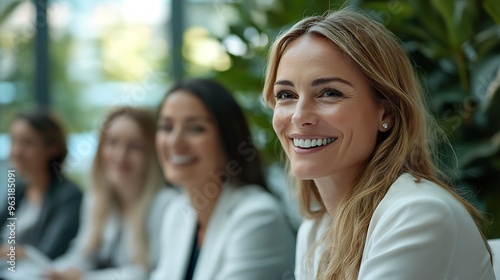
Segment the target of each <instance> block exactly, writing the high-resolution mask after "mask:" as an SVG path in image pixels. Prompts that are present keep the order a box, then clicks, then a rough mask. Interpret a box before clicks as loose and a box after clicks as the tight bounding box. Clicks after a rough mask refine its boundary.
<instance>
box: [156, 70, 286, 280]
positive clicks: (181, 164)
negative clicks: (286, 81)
mask: <svg viewBox="0 0 500 280" xmlns="http://www.w3.org/2000/svg"><path fill="white" fill-rule="evenodd" d="M157 125H158V126H157V133H156V147H157V151H158V157H159V159H160V163H161V166H162V169H163V174H164V175H165V177H166V178H167V180H168V181H170V182H172V183H173V184H175V185H178V186H181V187H182V190H183V193H182V195H180V196H179V197H177V198H175V200H174V201H173V202H172V205H171V207H170V208H169V209H168V211H167V212H166V215H165V217H164V220H163V229H162V235H161V253H160V262H159V265H158V269H157V270H156V271H155V272H154V273H153V275H152V278H151V279H154V280H160V279H169V280H181V279H182V280H183V279H197V280H206V279H224V280H246V279H248V280H250V279H252V280H255V279H282V277H283V276H284V275H287V273H288V274H291V273H292V271H293V269H292V266H293V259H294V248H295V246H294V240H295V239H294V234H293V232H292V230H291V228H290V227H289V225H288V224H287V222H286V220H285V215H284V214H283V212H282V210H281V208H280V207H279V204H278V201H277V200H276V199H275V198H274V197H273V195H271V194H270V192H269V191H268V190H267V188H266V183H265V180H264V176H263V174H262V169H261V168H262V167H261V164H260V161H259V157H258V153H257V149H256V148H255V146H254V145H253V142H252V138H251V137H250V132H249V128H248V126H247V123H246V120H245V117H244V115H243V112H242V110H241V108H240V107H239V106H238V104H237V103H236V101H235V100H234V98H233V97H232V95H231V93H230V92H229V91H228V90H227V89H225V88H224V87H222V86H221V85H219V84H217V83H215V82H213V81H210V80H204V79H194V80H188V81H184V82H181V83H179V84H177V85H175V86H174V87H173V88H172V89H171V90H170V91H169V92H168V94H167V95H166V97H165V99H164V101H163V103H162V105H161V108H160V114H159V119H158V124H157Z"/></svg>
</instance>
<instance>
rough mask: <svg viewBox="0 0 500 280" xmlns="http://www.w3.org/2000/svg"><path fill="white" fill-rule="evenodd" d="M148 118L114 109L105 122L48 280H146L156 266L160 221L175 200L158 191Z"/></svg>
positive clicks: (142, 113)
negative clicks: (73, 221) (71, 233)
mask: <svg viewBox="0 0 500 280" xmlns="http://www.w3.org/2000/svg"><path fill="white" fill-rule="evenodd" d="M155 130H156V129H155V120H154V118H153V116H152V114H150V112H148V111H146V110H142V109H137V108H128V107H127V108H118V109H116V110H114V111H112V112H111V113H110V114H109V115H108V117H107V118H106V120H105V122H104V124H103V127H102V130H101V134H100V137H99V144H98V148H97V154H96V157H95V160H94V165H93V168H92V186H91V189H90V190H89V194H88V195H87V197H86V199H85V202H84V208H83V210H82V220H83V224H82V228H81V230H80V231H79V234H78V237H77V240H76V241H75V244H74V247H73V248H72V249H71V251H70V252H69V253H68V254H67V255H65V256H63V257H61V258H60V259H58V260H57V261H56V262H55V265H54V266H55V268H56V269H55V270H54V271H51V272H50V273H49V274H48V277H49V279H54V280H55V279H92V280H96V279H146V278H147V277H148V276H147V275H148V272H149V271H150V270H151V269H153V268H154V267H155V266H156V262H157V258H158V238H159V230H160V222H159V221H161V216H162V214H163V211H164V209H165V207H166V206H167V205H168V203H169V202H170V200H171V199H172V198H173V197H174V196H175V191H174V190H173V189H170V188H161V184H160V181H159V178H160V173H159V168H158V166H157V161H156V156H155V146H154V137H155Z"/></svg>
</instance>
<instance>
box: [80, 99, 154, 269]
mask: <svg viewBox="0 0 500 280" xmlns="http://www.w3.org/2000/svg"><path fill="white" fill-rule="evenodd" d="M118 117H126V118H130V119H131V120H133V121H134V122H136V123H137V124H138V125H139V127H140V129H141V130H142V131H141V132H142V136H143V137H144V138H145V140H146V145H145V153H146V155H147V158H148V161H147V162H148V166H145V167H144V170H146V172H147V174H146V176H145V179H144V183H143V190H142V191H141V196H140V197H138V198H137V203H136V204H135V206H134V207H135V208H134V209H133V210H132V213H133V214H132V215H131V216H130V222H131V224H132V228H133V239H134V260H135V262H136V263H137V264H139V265H143V266H144V267H146V268H149V266H150V263H149V252H148V248H149V247H148V240H147V235H146V233H147V230H146V229H147V227H146V226H147V224H146V222H145V221H147V220H148V219H147V211H148V208H149V206H150V204H151V201H152V200H153V197H154V195H155V194H156V193H157V192H158V190H159V189H160V186H161V185H160V178H161V177H160V169H159V166H158V163H157V159H156V153H155V145H154V143H155V142H154V141H155V140H154V139H155V132H156V127H155V119H154V116H153V114H152V113H151V112H149V111H147V110H145V109H139V108H132V107H119V108H116V109H114V110H113V111H111V112H110V113H109V114H108V116H107V117H106V120H105V121H104V123H103V125H102V129H101V131H100V135H99V143H98V146H97V153H96V156H95V159H94V164H93V166H92V174H91V179H92V185H91V191H92V193H93V196H94V197H95V205H94V206H93V210H92V211H93V213H92V216H91V219H92V223H91V224H92V226H93V228H92V230H91V235H90V239H89V241H88V244H87V247H86V249H87V252H88V253H91V252H93V251H94V250H96V249H97V248H98V247H99V245H100V243H101V241H102V240H101V237H102V232H103V230H104V227H105V224H106V221H107V218H108V214H109V213H110V210H111V206H112V205H117V203H116V202H117V201H116V199H117V197H116V194H115V193H114V192H113V188H112V186H111V185H110V183H109V182H108V180H107V179H106V176H105V174H104V172H105V168H104V163H103V160H102V156H101V154H102V148H103V143H104V141H105V134H106V131H107V129H108V127H109V126H110V125H111V123H112V122H113V121H114V120H116V119H117V118H118Z"/></svg>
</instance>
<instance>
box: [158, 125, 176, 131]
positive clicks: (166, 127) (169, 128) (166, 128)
mask: <svg viewBox="0 0 500 280" xmlns="http://www.w3.org/2000/svg"><path fill="white" fill-rule="evenodd" d="M156 129H157V130H159V131H165V132H170V131H172V125H169V124H159V125H158V126H157V127H156Z"/></svg>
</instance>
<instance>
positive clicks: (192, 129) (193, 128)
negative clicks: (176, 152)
mask: <svg viewBox="0 0 500 280" xmlns="http://www.w3.org/2000/svg"><path fill="white" fill-rule="evenodd" d="M188 130H189V132H193V133H200V132H204V131H205V128H204V127H203V126H201V125H194V126H191V127H189V129H188Z"/></svg>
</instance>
